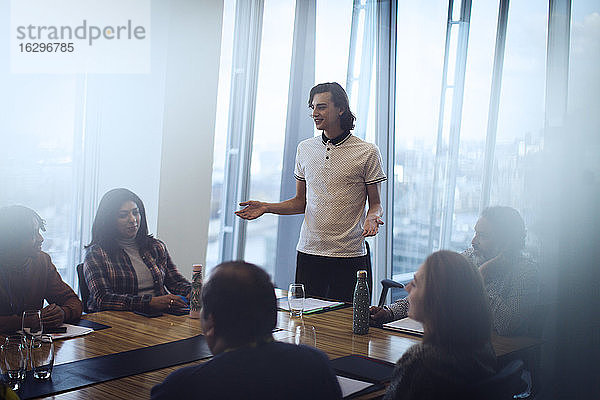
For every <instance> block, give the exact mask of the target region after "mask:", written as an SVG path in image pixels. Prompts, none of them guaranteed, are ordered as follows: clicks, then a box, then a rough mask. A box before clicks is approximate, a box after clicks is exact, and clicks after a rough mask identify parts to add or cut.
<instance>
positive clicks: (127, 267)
mask: <svg viewBox="0 0 600 400" xmlns="http://www.w3.org/2000/svg"><path fill="white" fill-rule="evenodd" d="M152 240H153V243H152V245H151V247H150V249H149V250H146V251H144V252H140V255H141V257H142V260H143V261H144V263H145V264H146V266H147V267H148V269H149V270H150V273H151V274H152V278H153V279H154V296H162V295H166V294H167V293H173V294H178V295H182V296H187V295H188V294H189V292H190V290H191V283H190V282H189V281H188V280H187V279H185V278H184V277H183V275H181V274H180V273H179V272H178V271H177V267H175V264H173V261H171V257H170V256H169V252H168V251H167V247H166V246H165V244H164V243H163V242H161V241H160V240H158V239H152ZM116 258H117V259H116V260H115V261H113V260H112V259H111V258H110V257H109V255H108V253H107V252H106V251H104V249H102V247H100V246H99V245H93V246H92V247H90V248H89V249H88V252H87V254H86V256H85V262H84V266H83V273H84V276H85V281H86V283H87V285H88V288H89V290H90V298H89V301H88V306H89V308H90V310H93V311H100V310H130V311H142V312H147V311H148V305H149V303H150V299H152V295H150V294H145V295H139V294H137V293H138V280H137V275H136V273H135V270H134V268H133V265H132V264H131V260H130V259H129V256H128V255H127V253H125V250H123V249H119V252H118V254H117V257H116ZM165 287H166V289H168V292H167V290H165Z"/></svg>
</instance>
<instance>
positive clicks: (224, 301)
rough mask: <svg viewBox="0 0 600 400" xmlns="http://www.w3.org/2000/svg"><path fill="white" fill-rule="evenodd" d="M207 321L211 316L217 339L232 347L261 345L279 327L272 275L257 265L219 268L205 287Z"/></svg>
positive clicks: (235, 262)
mask: <svg viewBox="0 0 600 400" xmlns="http://www.w3.org/2000/svg"><path fill="white" fill-rule="evenodd" d="M202 307H203V311H202V312H203V313H204V316H205V317H208V316H209V315H212V318H213V320H214V324H215V332H216V335H217V336H219V337H222V338H223V339H225V340H226V341H227V343H228V344H229V345H231V346H233V345H242V344H246V343H250V342H255V341H260V340H261V339H264V338H267V337H269V336H270V335H271V332H272V331H273V329H275V326H276V325H277V299H276V297H275V288H274V287H273V284H272V283H271V279H270V277H269V275H268V274H267V273H266V272H265V271H264V270H263V269H261V268H259V267H257V266H256V265H254V264H250V263H247V262H243V261H232V262H226V263H222V264H219V265H217V266H216V267H215V268H214V270H213V271H212V273H211V275H210V277H209V279H208V281H207V282H206V283H205V284H204V285H203V287H202Z"/></svg>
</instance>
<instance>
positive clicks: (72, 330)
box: [50, 324, 94, 340]
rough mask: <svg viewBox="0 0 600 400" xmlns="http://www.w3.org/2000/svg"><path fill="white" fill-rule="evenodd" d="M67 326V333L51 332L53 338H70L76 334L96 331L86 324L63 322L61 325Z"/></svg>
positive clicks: (81, 334)
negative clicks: (78, 324)
mask: <svg viewBox="0 0 600 400" xmlns="http://www.w3.org/2000/svg"><path fill="white" fill-rule="evenodd" d="M64 326H66V327H67V331H66V332H65V333H51V334H50V336H52V339H53V340H59V339H68V338H72V337H76V336H83V335H87V334H88V333H90V332H94V330H93V329H92V328H86V327H85V326H77V325H71V324H62V325H61V327H64Z"/></svg>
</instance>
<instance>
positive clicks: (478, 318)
mask: <svg viewBox="0 0 600 400" xmlns="http://www.w3.org/2000/svg"><path fill="white" fill-rule="evenodd" d="M424 265H425V274H424V276H425V296H424V310H425V311H424V313H425V315H424V321H423V323H424V324H425V326H426V335H425V338H424V341H425V342H428V343H431V344H433V345H437V346H442V347H446V348H450V349H452V348H464V347H473V348H477V347H479V346H481V345H483V344H484V343H486V342H488V341H489V340H490V333H491V316H490V312H489V309H488V302H487V297H486V295H485V291H484V287H483V282H482V279H481V276H480V274H479V272H478V271H477V270H476V269H474V268H473V266H472V265H471V264H470V263H469V261H468V260H467V259H466V258H465V257H464V256H462V255H460V254H458V253H455V252H453V251H447V250H441V251H437V252H435V253H433V254H431V255H430V256H429V257H427V259H426V260H425V263H424Z"/></svg>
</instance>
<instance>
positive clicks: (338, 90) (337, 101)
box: [308, 82, 356, 132]
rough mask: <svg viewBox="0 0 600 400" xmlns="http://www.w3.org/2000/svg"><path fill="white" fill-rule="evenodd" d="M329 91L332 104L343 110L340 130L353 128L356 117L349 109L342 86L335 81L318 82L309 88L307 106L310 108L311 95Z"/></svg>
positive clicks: (311, 103)
mask: <svg viewBox="0 0 600 400" xmlns="http://www.w3.org/2000/svg"><path fill="white" fill-rule="evenodd" d="M327 92H329V93H331V100H332V101H333V104H334V105H335V106H336V107H338V108H339V109H340V110H343V114H342V115H340V127H341V128H342V130H343V131H344V132H345V131H349V130H351V129H354V120H355V119H356V117H355V116H354V114H352V111H350V102H349V101H348V95H347V94H346V91H345V90H344V88H342V87H341V86H340V84H339V83H337V82H327V83H319V84H318V85H317V86H315V87H313V88H312V89H310V95H309V97H308V106H309V107H311V108H312V106H313V97H315V94H317V93H327Z"/></svg>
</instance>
